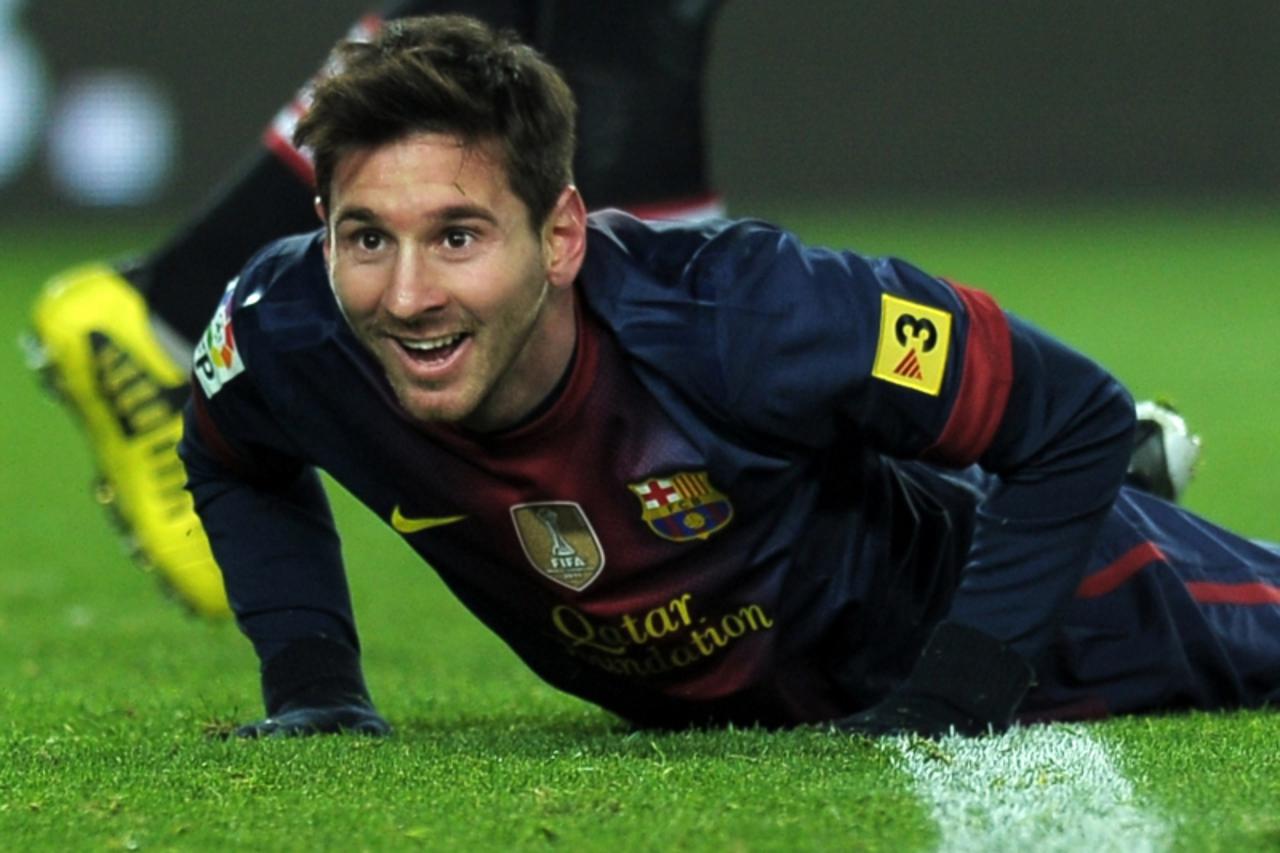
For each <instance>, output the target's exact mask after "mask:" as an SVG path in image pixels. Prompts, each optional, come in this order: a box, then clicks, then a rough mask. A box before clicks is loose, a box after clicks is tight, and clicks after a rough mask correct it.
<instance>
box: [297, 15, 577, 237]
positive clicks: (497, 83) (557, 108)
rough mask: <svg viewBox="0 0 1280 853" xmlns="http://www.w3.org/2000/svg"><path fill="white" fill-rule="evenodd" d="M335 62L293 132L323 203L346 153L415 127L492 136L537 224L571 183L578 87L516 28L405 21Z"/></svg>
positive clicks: (454, 20) (341, 49) (340, 53)
mask: <svg viewBox="0 0 1280 853" xmlns="http://www.w3.org/2000/svg"><path fill="white" fill-rule="evenodd" d="M334 63H335V66H336V67H337V69H338V70H337V71H336V72H335V73H333V74H332V76H330V77H328V78H327V79H324V80H322V81H321V82H320V83H319V84H318V85H317V86H316V90H315V97H314V100H313V102H312V104H311V108H310V110H309V111H308V113H307V114H306V115H305V116H304V117H303V118H302V120H301V121H300V122H299V124H298V127H297V130H296V131H295V132H294V136H293V139H294V144H296V145H297V146H299V147H307V148H310V149H311V155H312V158H313V161H314V163H315V170H316V191H317V193H318V194H319V196H320V199H321V201H322V202H323V203H324V205H325V208H326V209H328V207H329V189H330V184H331V182H332V180H333V170H334V167H335V166H336V165H337V162H338V160H339V159H340V158H342V157H343V156H344V155H346V154H347V153H349V152H350V151H352V150H354V149H357V148H368V147H373V146H379V145H385V144H387V143H390V142H395V141H398V140H400V139H403V138H404V137H406V136H409V135H411V134H414V133H445V134H449V135H452V136H457V137H458V138H459V139H461V140H462V142H463V143H464V144H466V145H474V144H477V143H487V142H490V141H492V142H494V143H496V145H497V148H498V150H499V151H500V152H501V154H502V156H503V158H504V160H505V162H504V163H503V164H502V165H503V166H505V168H506V173H507V179H508V181H509V182H510V184H511V190H512V192H514V193H515V194H516V196H518V197H519V198H520V200H521V201H523V202H524V203H525V205H526V206H527V207H528V208H529V214H530V221H531V223H532V224H533V225H534V227H540V226H541V224H542V223H543V221H544V220H545V219H546V217H547V215H548V214H549V213H550V212H551V209H552V208H553V207H554V206H555V203H556V199H557V198H559V196H560V192H561V190H563V189H564V188H565V187H566V186H568V185H569V184H571V183H572V182H573V147H574V117H575V113H576V106H575V104H574V100H573V94H572V93H571V92H570V91H569V87H568V85H567V84H566V83H565V82H564V78H563V77H561V75H560V73H559V72H558V71H557V70H556V69H555V68H554V67H553V66H552V65H551V64H550V63H548V62H547V61H546V60H545V59H544V58H543V57H542V56H541V55H540V54H539V53H538V52H537V51H536V50H534V49H533V48H532V47H530V46H528V45H526V44H524V43H523V42H521V41H520V40H519V38H518V37H517V36H516V34H515V33H513V32H510V31H505V30H504V31H499V32H495V31H493V30H491V29H490V28H489V27H488V26H486V25H485V24H483V23H481V22H480V21H477V20H475V19H473V18H468V17H465V16H463V15H438V16H430V17H418V18H400V19H397V20H393V21H389V22H387V24H386V26H385V27H384V28H383V29H382V31H381V32H380V33H379V34H378V36H377V37H376V38H375V39H374V40H373V41H371V42H343V43H342V44H340V45H339V46H338V47H337V49H336V52H335V55H334Z"/></svg>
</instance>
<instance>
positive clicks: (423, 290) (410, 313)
mask: <svg viewBox="0 0 1280 853" xmlns="http://www.w3.org/2000/svg"><path fill="white" fill-rule="evenodd" d="M448 301H449V295H448V293H447V292H446V291H445V289H444V287H442V286H441V284H440V282H439V281H438V280H437V279H436V276H434V275H432V273H431V269H430V265H429V264H428V263H427V261H426V259H425V258H424V257H423V256H422V252H420V251H417V250H416V248H410V249H409V250H407V251H403V252H401V253H400V254H399V256H398V257H397V258H396V262H395V267H394V268H393V270H392V273H391V281H390V283H389V285H388V286H387V289H386V290H385V291H384V292H383V295H382V303H383V308H384V310H386V311H387V313H388V314H391V315H392V316H393V317H396V318H397V319H400V320H412V319H414V318H415V317H418V316H420V315H422V314H425V313H428V312H430V311H436V310H439V309H441V308H443V307H444V306H445V305H446V304H447V303H448Z"/></svg>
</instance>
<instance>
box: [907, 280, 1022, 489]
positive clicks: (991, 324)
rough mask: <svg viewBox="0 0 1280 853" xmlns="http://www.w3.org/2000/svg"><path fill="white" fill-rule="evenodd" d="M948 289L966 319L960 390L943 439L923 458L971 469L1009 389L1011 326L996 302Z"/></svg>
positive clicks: (994, 426)
mask: <svg viewBox="0 0 1280 853" xmlns="http://www.w3.org/2000/svg"><path fill="white" fill-rule="evenodd" d="M947 284H949V285H950V286H951V288H952V289H953V290H954V291H955V293H956V296H958V297H959V298H960V301H961V302H962V303H964V308H965V313H966V314H968V315H969V337H968V340H967V341H966V342H965V348H964V360H963V362H962V365H963V366H962V371H963V373H962V374H961V376H960V390H959V391H958V392H957V393H956V399H955V401H954V402H953V403H952V405H951V415H950V417H948V418H947V424H946V426H944V427H943V428H942V434H941V435H939V436H938V440H937V441H936V442H934V444H933V446H932V447H930V448H929V449H928V450H926V451H925V456H927V457H928V458H929V459H934V460H938V461H942V462H947V463H950V464H953V465H972V464H973V463H974V462H976V461H977V460H978V457H980V456H981V455H982V454H983V453H985V452H986V450H987V448H988V447H989V446H990V445H991V440H992V439H993V438H995V435H996V430H997V429H998V428H999V427H1000V421H1001V420H1002V419H1003V418H1004V410H1005V406H1006V405H1007V404H1008V402H1009V390H1010V388H1012V387H1013V343H1012V341H1011V340H1010V336H1009V321H1008V320H1007V319H1006V318H1005V316H1004V312H1003V311H1001V310H1000V306H999V305H997V304H996V301H995V300H994V299H992V298H991V297H990V296H988V295H987V294H985V293H983V292H982V291H980V290H973V289H972V288H968V287H963V286H961V285H958V284H956V283H955V282H951V281H948V282H947Z"/></svg>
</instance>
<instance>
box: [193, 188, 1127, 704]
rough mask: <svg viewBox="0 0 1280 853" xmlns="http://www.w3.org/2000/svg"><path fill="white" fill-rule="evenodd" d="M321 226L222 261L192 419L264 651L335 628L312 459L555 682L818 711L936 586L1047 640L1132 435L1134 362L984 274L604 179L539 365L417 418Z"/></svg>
mask: <svg viewBox="0 0 1280 853" xmlns="http://www.w3.org/2000/svg"><path fill="white" fill-rule="evenodd" d="M322 239H323V237H322V234H313V235H304V236H299V237H295V238H290V239H287V240H283V241H280V242H278V243H275V244H273V245H272V246H270V247H268V248H267V249H266V250H264V251H263V252H262V253H260V254H259V255H258V256H257V257H256V258H255V259H254V260H253V261H252V262H251V263H250V264H249V266H248V267H247V268H246V269H245V270H244V272H243V274H242V275H241V277H240V278H239V279H238V280H237V281H236V282H234V283H233V285H232V287H231V288H230V289H228V291H227V294H226V296H225V298H224V299H223V302H222V304H221V305H220V306H219V308H218V311H217V313H216V315H215V317H214V320H213V323H212V324H211V326H210V328H209V330H208V332H207V333H206V335H205V337H204V339H203V340H202V341H201V342H200V344H199V346H198V348H197V352H196V366H195V375H196V379H197V380H198V382H197V383H196V387H195V393H194V395H193V400H192V403H191V405H190V406H189V409H188V423H187V429H186V438H185V440H184V445H183V450H182V453H183V457H184V459H185V461H186V463H187V466H188V470H189V475H190V487H191V489H192V491H193V493H194V494H195V497H196V502H197V509H198V511H199V513H200V516H201V518H202V520H203V522H204V524H205V527H206V530H207V532H208V534H209V536H210V541H211V543H212V545H213V549H214V553H215V555H216V556H217V558H218V562H219V564H220V565H221V567H222V570H223V573H224V575H225V579H226V584H227V591H228V595H229V598H230V600H231V603H232V606H233V608H234V610H235V612H236V615H237V618H238V620H239V623H240V625H241V627H242V629H243V630H244V631H245V633H246V634H247V635H248V636H249V637H250V639H251V640H252V641H253V643H254V645H255V647H256V649H257V652H258V654H259V655H260V657H262V658H263V659H264V660H265V659H268V658H270V657H271V655H272V654H274V653H275V652H276V651H278V650H279V649H281V648H283V647H284V646H285V645H287V644H288V643H290V642H292V641H294V640H297V639H301V638H305V637H311V636H320V635H323V636H327V637H330V638H335V639H338V640H340V641H342V642H344V643H347V644H349V645H351V646H352V647H358V640H357V637H356V631H355V627H354V621H353V616H352V612H351V605H350V601H349V597H348V594H347V587H346V580H345V575H344V570H343V567H342V563H341V559H340V555H339V546H338V536H337V533H336V532H335V530H334V525H333V522H332V519H331V516H330V513H329V510H328V508H327V504H326V502H325V498H324V494H323V491H322V489H321V487H320V485H319V481H318V479H317V477H316V473H315V472H316V470H317V469H321V470H324V471H326V472H328V473H329V474H330V475H332V477H333V478H334V479H335V480H337V481H338V482H339V483H341V484H342V485H343V486H344V487H345V488H347V489H348V490H349V491H350V492H351V493H352V494H353V495H355V496H356V497H357V498H358V499H359V500H360V501H361V502H363V503H364V504H365V505H366V506H368V507H369V508H370V509H371V510H372V511H373V512H374V513H376V514H377V515H378V516H379V517H380V518H382V519H383V520H384V521H385V522H386V523H387V524H388V525H389V526H390V527H391V528H392V529H393V530H394V531H396V533H397V535H400V536H402V537H403V538H404V539H405V541H406V542H407V543H408V544H409V545H410V546H411V547H412V548H413V549H414V550H415V551H416V552H417V553H418V554H419V555H421V557H422V558H423V559H424V560H425V561H427V562H428V563H429V564H430V565H431V566H432V567H433V568H434V569H435V570H436V571H437V572H438V573H439V574H440V576H441V577H442V578H443V579H444V581H445V582H446V584H447V585H448V586H449V588H450V589H451V590H452V591H453V593H454V594H456V595H457V597H458V598H459V599H460V600H461V601H462V602H463V603H464V604H465V605H466V606H467V607H468V608H469V609H470V610H471V611H472V612H473V613H475V615H476V616H477V617H478V618H480V619H481V620H482V621H483V622H484V623H485V624H486V625H487V626H488V627H489V628H491V629H492V630H493V631H494V632H496V633H497V634H499V635H500V636H501V637H502V638H503V639H504V640H505V641H506V642H507V643H508V644H509V645H510V646H511V648H512V649H513V650H514V651H515V652H516V653H517V654H518V655H519V656H520V657H521V658H522V659H523V660H525V661H526V662H527V663H528V665H529V666H530V667H532V668H533V669H534V670H535V671H536V672H537V673H538V674H539V675H540V676H542V677H543V678H544V679H546V680H547V681H548V682H550V683H551V684H553V685H555V686H557V687H559V688H561V689H563V690H566V691H568V692H570V693H573V694H575V695H578V696H581V697H583V698H585V699H588V700H590V701H593V702H596V703H598V704H600V705H602V706H604V707H606V708H608V709H610V710H611V711H613V712H615V713H617V714H619V715H621V716H623V717H625V718H627V719H630V720H633V721H636V722H640V723H646V724H674V725H679V724H684V723H688V722H703V721H706V722H716V721H720V722H724V721H735V722H743V723H751V722H761V723H765V724H787V723H796V722H803V721H816V720H824V719H831V718H833V717H836V716H842V715H845V714H848V713H851V712H852V711H854V710H857V709H860V708H863V707H866V706H868V705H870V704H872V703H874V702H875V701H876V700H877V699H879V698H881V697H882V696H883V695H884V694H885V693H886V692H887V691H888V689H889V688H890V687H892V686H893V685H894V684H896V683H897V682H898V681H900V680H901V679H902V678H903V677H904V676H905V674H906V673H907V672H908V671H909V669H910V668H911V665H912V663H913V661H914V659H915V658H916V656H917V654H918V652H919V650H920V648H921V647H922V645H923V643H924V642H925V640H926V639H927V637H928V635H929V633H930V630H931V628H932V626H934V625H936V624H937V623H938V622H939V621H940V620H942V619H950V620H952V621H956V622H960V623H964V624H967V625H970V626H973V627H976V628H979V629H980V630H982V631H984V632H986V633H988V634H989V635H991V636H993V637H995V638H997V639H999V640H1001V641H1003V642H1005V643H1008V644H1010V645H1011V646H1012V647H1013V648H1014V649H1016V650H1017V651H1019V652H1020V653H1022V654H1023V655H1024V656H1026V657H1027V658H1028V659H1031V660H1035V659H1037V657H1038V656H1040V655H1042V654H1043V653H1045V651H1046V649H1048V648H1049V647H1050V641H1051V639H1052V638H1053V637H1054V635H1055V631H1056V629H1057V627H1058V623H1059V620H1060V619H1061V615H1062V613H1063V612H1064V610H1065V609H1066V608H1067V606H1068V604H1069V603H1070V602H1071V601H1072V600H1073V597H1074V594H1075V593H1076V590H1077V587H1078V586H1079V585H1080V583H1081V579H1082V578H1083V577H1084V575H1085V573H1086V570H1087V569H1088V568H1089V562H1090V555H1091V554H1092V553H1093V550H1094V546H1095V540H1096V538H1097V535H1098V532H1099V529H1100V527H1101V525H1102V523H1103V521H1104V519H1105V518H1106V517H1107V516H1108V513H1109V511H1110V509H1111V507H1112V504H1113V502H1114V500H1115V498H1116V495H1117V492H1118V490H1119V489H1120V485H1121V481H1122V479H1123V476H1124V472H1125V469H1126V466H1127V463H1128V459H1129V452H1130V446H1131V441H1132V425H1133V408H1132V401H1131V400H1130V398H1129V397H1128V395H1127V393H1126V392H1125V391H1124V389H1123V388H1122V387H1121V386H1120V385H1119V384H1118V383H1117V382H1116V381H1115V380H1114V379H1112V378H1111V377H1110V376H1109V375H1108V374H1107V373H1106V372H1105V371H1103V370H1102V369H1100V368H1099V367H1098V366H1096V365H1095V364H1093V363H1092V362H1091V361H1089V360H1088V359H1086V358H1084V357H1082V356H1080V355H1078V354H1077V353H1075V352H1073V351H1071V350H1070V349H1068V348H1066V347H1064V346H1063V345H1061V344H1060V343H1058V342H1057V341H1055V340H1053V339H1052V338H1050V337H1048V336H1046V335H1044V334H1043V333H1041V332H1039V331H1037V330H1036V329H1034V328H1033V327H1031V326H1030V325H1028V324H1026V323H1024V322H1022V321H1021V320H1019V319H1018V318H1016V317H1013V316H1010V315H1008V314H1006V313H1005V312H1003V311H1002V310H1001V309H1000V308H999V307H998V306H997V305H996V303H995V302H994V301H993V300H992V299H991V298H990V297H989V296H987V295H985V294H984V293H982V292H980V291H977V290H973V289H970V288H967V287H964V286H961V285H958V284H955V283H951V282H948V281H945V280H942V279H939V278H937V277H934V276H932V275H929V274H927V273H925V272H923V271H921V270H919V269H917V268H915V267H913V266H911V265H909V264H907V263H905V262H903V261H900V260H896V259H889V258H869V257H863V256H861V255H858V254H856V253H853V252H838V251H830V250H826V249H817V248H812V247H808V246H805V245H803V244H802V243H801V242H800V241H799V240H798V239H797V238H796V237H794V236H793V235H791V234H789V233H787V232H785V231H782V230H779V229H777V228H774V227H772V226H769V225H766V224H763V223H760V222H753V221H722V222H715V223H705V224H700V225H687V224H684V225H682V224H661V225H659V224H654V223H645V222H641V221H639V220H636V219H633V218H630V217H627V216H625V215H622V214H618V213H612V212H609V213H604V214H597V215H594V216H592V217H591V221H590V226H589V244H588V251H587V259H586V262H585V264H584V267H583V269H582V272H581V275H580V277H579V281H578V282H577V284H576V291H577V296H578V299H577V306H578V308H577V324H578V337H577V348H576V352H575V354H574V357H573V361H572V364H571V366H570V368H569V370H568V373H567V375H566V376H565V378H564V379H563V381H562V382H561V384H560V387H559V388H558V389H557V391H556V392H555V393H554V395H553V398H552V399H550V400H548V401H547V402H546V403H545V404H544V405H543V406H542V407H540V409H539V410H538V412H537V413H536V414H535V415H534V416H533V418H532V419H531V420H529V421H528V422H526V423H522V424H520V425H518V426H516V427H515V428H513V429H510V430H507V431H504V432H500V433H496V434H483V435H481V434H475V433H470V432H467V431H464V430H462V429H460V428H457V427H455V426H451V425H447V424H423V423H420V422H416V421H414V420H413V419H412V418H410V417H409V416H408V415H407V414H406V413H405V412H404V410H403V409H402V408H401V407H400V405H399V403H398V402H397V400H396V398H395V395H394V393H393V392H392V390H391V388H390V387H389V385H388V384H387V382H386V379H385V378H384V376H383V375H382V372H381V369H380V368H379V366H378V364H377V362H376V361H375V360H374V358H373V357H372V356H371V355H370V354H369V353H367V352H366V351H365V350H364V349H363V347H362V346H361V345H360V344H359V342H358V341H357V340H356V338H355V337H354V336H353V334H352V333H351V331H350V330H349V328H348V326H347V325H346V323H345V321H344V319H343V317H342V314H341V312H340V310H339V308H338V305H337V304H336V302H335V299H334V296H333V293H332V291H331V289H330V286H329V283H328V280H327V278H326V274H325V268H324V263H323V259H322V252H321V246H322Z"/></svg>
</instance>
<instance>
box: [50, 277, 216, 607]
mask: <svg viewBox="0 0 1280 853" xmlns="http://www.w3.org/2000/svg"><path fill="white" fill-rule="evenodd" d="M32 321H33V327H34V328H33V335H32V337H31V339H30V340H29V344H30V346H29V349H30V352H31V355H32V366H33V367H35V368H37V369H38V370H39V371H40V372H41V373H42V375H43V377H44V379H45V381H46V384H47V385H48V387H49V388H50V390H51V391H52V392H54V393H55V394H56V395H57V396H59V397H61V398H62V400H64V401H65V402H66V403H67V404H68V405H70V407H71V408H72V409H73V410H74V411H75V412H76V413H77V414H78V415H79V416H80V418H81V420H82V421H83V423H84V426H85V430H86V432H87V433H88V436H89V443H90V445H91V446H92V449H93V455H94V457H95V460H96V462H97V465H98V470H99V477H98V481H97V484H96V487H95V492H96V497H97V499H98V502H99V503H100V504H102V505H103V506H104V507H105V508H106V509H107V511H108V513H109V514H110V516H111V517H112V519H113V521H115V522H116V523H117V524H118V526H119V527H120V529H121V531H122V533H123V534H124V538H125V542H126V545H127V546H128V548H129V550H130V552H131V555H132V556H133V557H134V558H135V559H136V560H137V561H138V562H139V563H140V564H141V565H142V567H143V568H144V569H146V570H147V571H150V572H154V573H155V574H156V576H157V577H158V578H159V579H160V581H161V582H162V584H163V585H164V586H165V587H167V588H168V590H169V591H170V592H172V594H173V595H174V596H175V597H176V598H177V599H178V600H179V601H181V602H182V604H184V605H185V606H187V607H188V608H190V609H191V610H192V611H193V612H195V613H197V614H199V615H201V616H206V617H211V618H220V617H225V616H227V615H229V614H230V609H229V608H228V606H227V596H226V593H225V592H224V591H223V587H222V575H221V573H220V572H219V571H218V566H217V564H216V563H215V562H214V559H213V554H212V553H211V552H210V550H209V541H208V538H207V537H206V536H205V532H204V528H203V527H202V526H201V525H200V519H199V518H198V517H197V516H196V513H195V508H194V506H193V505H192V501H191V495H190V494H189V493H188V492H187V491H186V489H184V488H183V484H184V483H185V482H186V471H185V469H184V468H183V466H182V462H181V460H179V459H178V454H177V446H178V440H179V439H180V438H181V437H182V406H183V404H184V403H185V402H186V399H187V394H188V390H187V376H186V374H185V373H184V372H183V370H182V368H181V367H179V366H178V365H177V364H176V363H175V362H174V360H173V359H172V358H171V357H170V356H169V355H168V354H167V353H166V352H165V351H164V349H163V348H162V346H161V345H160V343H159V341H158V340H157V339H156V337H155V334H154V332H153V331H152V328H151V324H150V321H149V320H148V317H147V307H146V303H145V302H144V301H143V299H142V295H141V294H140V293H139V292H138V291H137V290H136V289H135V288H134V287H133V286H132V285H130V284H129V282H128V281H126V280H125V279H124V278H123V277H122V276H121V275H120V273H118V272H117V271H116V270H114V269H112V268H111V267H109V266H106V265H103V264H96V265H91V266H83V267H77V268H75V269H71V270H68V271H67V272H65V273H62V274H60V275H58V276H55V277H54V278H53V279H51V280H50V281H49V282H48V284H46V285H45V288H44V291H43V292H42V293H41V294H40V297H39V298H38V299H37V300H36V304H35V309H34V311H33V313H32Z"/></svg>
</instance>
